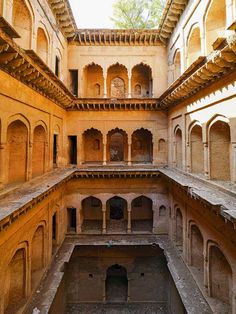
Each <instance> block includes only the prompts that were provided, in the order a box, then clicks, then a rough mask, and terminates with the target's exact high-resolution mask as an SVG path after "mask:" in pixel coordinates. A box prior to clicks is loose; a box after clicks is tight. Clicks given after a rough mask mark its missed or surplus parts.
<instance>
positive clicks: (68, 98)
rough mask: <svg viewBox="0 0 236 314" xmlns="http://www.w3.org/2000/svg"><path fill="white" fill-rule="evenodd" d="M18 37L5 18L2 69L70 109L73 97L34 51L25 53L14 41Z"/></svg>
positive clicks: (0, 23)
mask: <svg viewBox="0 0 236 314" xmlns="http://www.w3.org/2000/svg"><path fill="white" fill-rule="evenodd" d="M16 37H19V36H17V33H16V32H14V29H13V28H12V27H10V25H9V24H8V23H7V22H6V21H5V20H4V18H3V17H1V18H0V69H1V70H3V71H4V72H7V73H8V74H10V75H11V76H12V77H14V78H16V79H17V80H19V81H21V82H22V83H24V84H25V85H27V86H28V87H30V88H32V89H34V90H36V91H37V92H39V93H40V94H41V95H43V96H44V97H46V98H48V99H50V100H52V101H53V102H55V103H56V104H58V105H59V106H61V107H62V108H66V107H67V106H68V105H70V104H71V102H72V101H73V99H75V98H74V96H73V95H72V93H71V92H70V91H69V90H68V89H67V87H66V86H65V85H64V84H63V83H62V82H61V81H60V80H59V79H58V77H57V76H56V75H55V74H54V73H53V72H52V71H51V70H50V68H49V67H48V66H47V65H46V64H45V63H44V62H43V61H42V60H41V59H40V58H39V57H38V56H37V54H36V53H35V52H34V51H32V50H24V49H22V48H20V47H19V46H18V45H17V44H16V43H15V42H14V41H13V40H12V38H16Z"/></svg>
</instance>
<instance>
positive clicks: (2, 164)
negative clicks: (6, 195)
mask: <svg viewBox="0 0 236 314" xmlns="http://www.w3.org/2000/svg"><path fill="white" fill-rule="evenodd" d="M6 148H7V143H2V144H0V188H1V187H2V186H3V185H4V183H5V182H6V180H5V179H6V176H7V169H8V168H7V165H6V163H7V162H6V157H7V149H6Z"/></svg>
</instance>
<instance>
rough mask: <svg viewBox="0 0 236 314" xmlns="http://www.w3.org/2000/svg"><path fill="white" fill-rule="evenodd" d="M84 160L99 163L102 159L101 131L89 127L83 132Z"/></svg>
mask: <svg viewBox="0 0 236 314" xmlns="http://www.w3.org/2000/svg"><path fill="white" fill-rule="evenodd" d="M83 143H84V161H85V162H90V163H92V162H94V163H101V162H102V160H103V142H102V133H101V131H99V130H97V129H94V128H91V129H89V130H86V131H85V132H84V133H83Z"/></svg>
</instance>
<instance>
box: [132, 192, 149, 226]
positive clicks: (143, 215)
mask: <svg viewBox="0 0 236 314" xmlns="http://www.w3.org/2000/svg"><path fill="white" fill-rule="evenodd" d="M131 221H132V231H138V232H140V231H144V232H145V231H147V232H152V228H153V201H152V199H150V198H149V197H147V196H144V195H141V196H138V197H136V198H135V199H133V200H132V202H131Z"/></svg>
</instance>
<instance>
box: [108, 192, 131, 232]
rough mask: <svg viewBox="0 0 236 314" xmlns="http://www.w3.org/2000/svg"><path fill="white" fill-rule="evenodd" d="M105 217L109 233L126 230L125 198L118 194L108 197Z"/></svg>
mask: <svg viewBox="0 0 236 314" xmlns="http://www.w3.org/2000/svg"><path fill="white" fill-rule="evenodd" d="M106 219H107V221H108V226H107V227H108V228H107V230H108V232H109V233H119V232H122V233H123V232H126V230H127V219H128V213H127V202H126V200H125V199H123V198H121V197H119V196H114V197H112V198H110V199H109V200H108V201H107V205H106Z"/></svg>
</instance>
